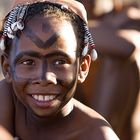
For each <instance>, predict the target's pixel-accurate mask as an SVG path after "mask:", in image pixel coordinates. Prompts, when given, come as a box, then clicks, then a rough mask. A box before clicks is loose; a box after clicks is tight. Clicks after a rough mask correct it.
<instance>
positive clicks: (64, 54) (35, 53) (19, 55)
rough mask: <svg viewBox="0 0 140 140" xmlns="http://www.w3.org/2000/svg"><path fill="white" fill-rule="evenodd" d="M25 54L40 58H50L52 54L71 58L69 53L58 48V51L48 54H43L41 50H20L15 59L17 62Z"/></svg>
mask: <svg viewBox="0 0 140 140" xmlns="http://www.w3.org/2000/svg"><path fill="white" fill-rule="evenodd" d="M24 56H30V57H35V58H39V59H41V58H48V57H52V56H63V57H66V58H71V57H70V56H69V55H68V54H67V53H64V52H62V51H59V50H56V51H54V52H52V53H49V54H46V55H42V54H40V53H39V52H34V51H24V52H20V53H19V54H18V55H17V56H15V59H14V61H15V62H17V61H18V60H19V59H20V58H22V57H24Z"/></svg>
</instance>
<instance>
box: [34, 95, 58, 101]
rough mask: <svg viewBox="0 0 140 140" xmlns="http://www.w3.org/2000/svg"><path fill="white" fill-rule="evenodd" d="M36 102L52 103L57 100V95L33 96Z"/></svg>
mask: <svg viewBox="0 0 140 140" xmlns="http://www.w3.org/2000/svg"><path fill="white" fill-rule="evenodd" d="M32 97H33V98H34V99H35V100H36V101H42V102H43V101H51V100H53V99H55V98H56V95H32Z"/></svg>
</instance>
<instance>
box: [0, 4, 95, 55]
mask: <svg viewBox="0 0 140 140" xmlns="http://www.w3.org/2000/svg"><path fill="white" fill-rule="evenodd" d="M35 15H43V16H45V17H49V16H55V17H56V18H58V19H59V20H67V21H69V22H71V24H72V25H73V28H74V32H75V34H76V36H77V41H78V42H77V44H78V47H77V54H78V56H80V57H81V56H84V55H86V54H87V53H89V52H91V51H92V49H93V48H94V42H93V40H92V37H91V34H90V33H89V30H88V27H87V25H86V23H85V22H84V21H83V20H82V19H81V18H80V17H79V16H78V15H77V14H75V13H74V12H73V11H71V10H69V9H68V8H67V7H66V6H64V5H60V4H57V3H51V2H36V3H32V4H26V5H18V6H16V7H15V8H14V9H13V10H12V11H11V12H10V13H9V14H8V15H7V16H6V18H5V20H4V24H3V31H2V32H3V35H2V39H1V40H3V42H4V43H3V44H4V45H3V46H4V47H1V46H2V45H1V46H0V47H1V50H2V51H3V53H5V54H7V55H9V52H10V49H11V46H12V42H13V39H14V38H15V36H16V37H18V38H19V37H20V33H21V31H22V30H23V29H24V24H25V25H26V23H27V22H28V21H29V20H31V18H32V17H34V16H35ZM1 42H2V41H1ZM89 44H90V45H91V46H92V47H93V48H92V47H91V49H89Z"/></svg>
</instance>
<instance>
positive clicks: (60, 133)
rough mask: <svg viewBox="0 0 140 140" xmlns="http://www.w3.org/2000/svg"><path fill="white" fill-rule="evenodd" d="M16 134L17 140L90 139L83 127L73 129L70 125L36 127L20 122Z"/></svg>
mask: <svg viewBox="0 0 140 140" xmlns="http://www.w3.org/2000/svg"><path fill="white" fill-rule="evenodd" d="M16 136H17V137H19V140H87V139H88V140H90V139H89V135H88V132H86V131H85V129H82V128H79V129H74V128H71V126H70V127H68V126H67V127H65V128H63V127H61V126H60V127H59V128H55V127H54V128H50V129H48V128H45V127H44V128H41V129H38V128H35V127H34V128H33V126H27V127H25V125H22V124H20V125H19V126H17V129H16Z"/></svg>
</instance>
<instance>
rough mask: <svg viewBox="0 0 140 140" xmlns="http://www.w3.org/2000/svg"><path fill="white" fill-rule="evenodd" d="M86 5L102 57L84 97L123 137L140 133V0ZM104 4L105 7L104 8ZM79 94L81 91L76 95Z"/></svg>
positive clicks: (109, 0)
mask: <svg viewBox="0 0 140 140" xmlns="http://www.w3.org/2000/svg"><path fill="white" fill-rule="evenodd" d="M82 2H83V3H84V4H85V6H86V8H87V11H88V17H89V20H90V21H89V26H90V30H91V32H93V31H94V34H93V36H94V38H95V44H96V46H97V51H98V53H99V59H98V60H97V61H96V63H94V64H92V68H91V71H90V74H89V76H88V79H87V80H86V82H85V84H84V85H82V86H79V88H78V90H80V91H81V92H82V93H83V94H81V96H80V97H77V98H80V100H82V101H83V102H84V103H86V104H87V105H88V106H90V107H92V108H94V109H95V110H96V111H98V112H100V113H101V114H102V115H103V116H104V117H105V118H107V120H108V121H109V122H110V123H111V125H112V126H113V129H114V130H115V131H116V133H117V134H118V135H119V137H120V139H122V140H132V139H133V140H139V139H140V136H139V133H140V121H139V119H138V118H140V117H139V116H140V111H139V110H140V109H139V108H140V105H139V102H140V101H139V94H140V90H139V89H140V16H139V15H140V14H139V13H140V8H139V4H140V3H139V1H137V0H133V1H130V0H114V1H113V0H104V2H103V1H101V0H89V1H88V3H87V2H86V1H85V0H82ZM103 7H104V8H103ZM76 95H77V94H76Z"/></svg>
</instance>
